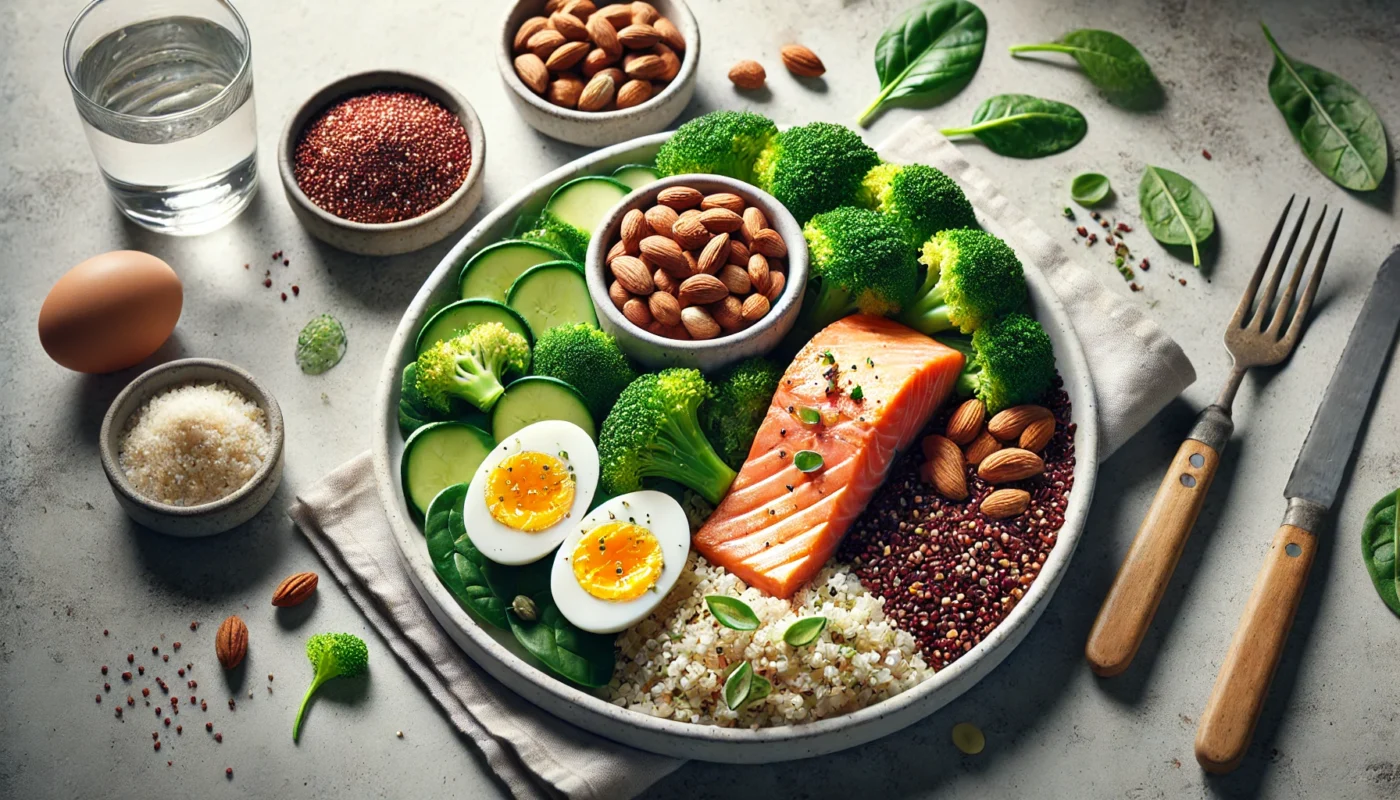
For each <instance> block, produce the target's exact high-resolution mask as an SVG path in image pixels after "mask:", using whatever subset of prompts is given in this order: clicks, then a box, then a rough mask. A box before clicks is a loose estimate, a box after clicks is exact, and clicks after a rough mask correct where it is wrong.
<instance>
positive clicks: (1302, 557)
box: [1196, 524, 1317, 772]
mask: <svg viewBox="0 0 1400 800" xmlns="http://www.w3.org/2000/svg"><path fill="white" fill-rule="evenodd" d="M1316 553H1317V538H1316V537H1315V536H1313V534H1312V533H1311V532H1309V531H1307V530H1304V529H1303V528H1299V527H1295V526H1293V525H1288V524H1285V525H1284V526H1283V527H1281V528H1279V530H1278V533H1277V534H1275V535H1274V541H1273V544H1271V545H1270V546H1269V553H1268V555H1267V556H1265V557H1264V568H1263V569H1262V570H1260V572H1259V577H1258V578H1257V579H1256V580H1255V582H1254V591H1252V592H1251V593H1250V595H1249V601H1248V602H1247V603H1246V604H1245V607H1244V615H1243V616H1242V617H1241V618H1240V625H1239V627H1238V628H1236V629H1235V638H1234V639H1232V640H1231V642H1230V650H1229V652H1228V653H1226V654H1225V663H1224V664H1222V665H1221V666H1220V674H1219V675H1218V676H1217V677H1216V679H1215V688H1213V689H1212V690H1211V692H1210V699H1209V700H1208V701H1206V710H1205V711H1204V712H1202V714H1201V723H1200V726H1199V727H1198V728H1197V729H1196V760H1197V761H1199V762H1200V764H1201V767H1202V768H1203V769H1205V770H1206V771H1207V772H1230V771H1231V770H1233V769H1234V768H1235V767H1237V766H1239V764H1240V760H1241V759H1243V758H1244V754H1245V751H1246V750H1247V749H1249V742H1250V740H1251V739H1252V738H1253V737H1254V726H1255V724H1256V723H1258V722H1259V712H1260V711H1261V710H1263V708H1264V697H1265V695H1267V694H1268V692H1269V684H1270V683H1271V682H1272V681H1273V679H1274V670H1275V668H1277V667H1278V662H1279V656H1281V655H1282V654H1283V647H1284V644H1285V643H1286V642H1287V641H1288V631H1289V629H1290V628H1292V627H1293V616H1294V615H1295V614H1296V613H1297V611H1298V601H1299V600H1300V599H1301V598H1302V596H1303V588H1304V587H1305V586H1306V584H1307V580H1308V570H1309V569H1310V568H1311V567H1312V562H1313V556H1314V555H1315V554H1316Z"/></svg>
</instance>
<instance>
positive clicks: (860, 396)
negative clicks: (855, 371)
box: [851, 386, 865, 402]
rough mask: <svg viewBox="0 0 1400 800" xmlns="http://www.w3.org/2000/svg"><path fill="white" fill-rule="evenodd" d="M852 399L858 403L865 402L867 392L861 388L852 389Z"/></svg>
mask: <svg viewBox="0 0 1400 800" xmlns="http://www.w3.org/2000/svg"><path fill="white" fill-rule="evenodd" d="M851 399H852V400H855V401H856V402H860V401H861V400H864V399H865V390H864V389H862V388H860V386H856V387H855V388H853V389H851Z"/></svg>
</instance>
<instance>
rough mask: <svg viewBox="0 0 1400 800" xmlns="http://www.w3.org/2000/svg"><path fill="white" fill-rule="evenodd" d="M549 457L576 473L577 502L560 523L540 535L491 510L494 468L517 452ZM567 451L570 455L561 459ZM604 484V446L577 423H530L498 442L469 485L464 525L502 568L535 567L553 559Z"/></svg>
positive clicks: (463, 512) (473, 539) (474, 540)
mask: <svg viewBox="0 0 1400 800" xmlns="http://www.w3.org/2000/svg"><path fill="white" fill-rule="evenodd" d="M524 452H532V453H546V454H548V455H551V456H554V457H555V458H558V459H560V460H561V461H563V462H564V465H565V466H566V467H573V469H574V502H573V504H572V505H570V506H569V511H568V513H567V514H566V515H565V516H564V518H563V519H561V520H559V521H558V522H556V523H555V524H554V525H552V526H550V527H548V528H546V529H544V530H542V531H536V532H534V533H529V532H526V531H519V530H516V529H515V528H512V527H510V526H509V525H503V524H501V523H500V522H498V521H497V520H496V518H495V517H493V516H491V510H490V509H489V508H487V507H486V484H487V483H488V482H489V481H490V476H491V470H493V469H495V468H496V466H497V465H498V464H500V463H501V462H502V461H503V460H505V459H506V458H507V457H508V456H513V455H515V454H516V453H524ZM560 453H567V454H568V456H567V457H564V456H561V455H560ZM597 486H598V448H597V446H596V445H594V444H593V439H592V437H590V436H589V435H588V433H587V432H586V431H584V429H583V428H580V427H579V426H577V425H575V424H573V423H572V422H563V421H561V420H545V421H543V422H536V423H535V424H533V425H527V426H525V427H524V428H521V429H520V430H518V431H516V432H515V433H512V434H511V435H510V436H508V437H506V440H505V441H503V442H500V443H498V444H497V445H496V446H495V447H494V448H493V449H492V450H491V452H490V454H488V455H487V456H486V458H485V459H484V460H483V461H482V462H481V466H479V467H477V469H476V474H475V475H473V476H472V482H471V484H470V485H469V486H468V487H467V499H466V501H465V503H464V504H463V510H462V521H463V522H464V523H465V525H466V529H467V535H468V536H470V537H471V540H472V544H475V545H476V549H478V550H480V551H481V554H482V555H484V556H486V557H487V558H489V559H491V560H492V561H494V562H496V563H497V564H512V565H514V564H529V563H532V562H535V561H539V560H540V559H541V558H544V557H545V556H547V555H549V553H550V551H551V550H553V549H554V548H556V547H558V546H559V543H560V542H561V541H563V540H564V537H565V536H567V535H568V534H569V532H570V531H571V530H573V529H574V528H575V526H576V525H577V522H578V520H579V519H580V518H582V517H583V513H584V512H585V511H587V510H588V506H589V505H590V504H592V502H593V492H594V490H595V489H596V488H597Z"/></svg>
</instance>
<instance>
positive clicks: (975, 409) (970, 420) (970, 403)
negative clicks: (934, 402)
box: [948, 397, 987, 445]
mask: <svg viewBox="0 0 1400 800" xmlns="http://www.w3.org/2000/svg"><path fill="white" fill-rule="evenodd" d="M986 418H987V409H986V407H985V406H983V405H982V401H981V400H978V399H977V398H975V397H974V398H972V399H971V400H965V401H963V404H962V405H960V406H958V407H957V410H955V411H954V412H953V416H951V417H949V418H948V438H949V439H952V440H953V442H954V443H955V444H960V445H965V444H971V443H972V440H973V439H976V438H977V434H979V433H981V432H982V421H983V420H984V419H986Z"/></svg>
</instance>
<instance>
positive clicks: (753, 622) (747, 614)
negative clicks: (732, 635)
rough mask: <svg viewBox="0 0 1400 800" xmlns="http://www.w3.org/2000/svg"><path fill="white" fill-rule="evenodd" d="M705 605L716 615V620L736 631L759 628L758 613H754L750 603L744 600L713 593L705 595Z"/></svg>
mask: <svg viewBox="0 0 1400 800" xmlns="http://www.w3.org/2000/svg"><path fill="white" fill-rule="evenodd" d="M705 605H706V606H708V607H709V609H710V613H711V614H713V615H714V616H715V621H717V622H718V623H719V624H721V625H723V626H724V627H726V628H732V629H733V630H736V631H756V630H758V615H757V614H755V613H753V609H752V608H749V604H748V603H745V602H744V601H743V600H739V599H737V598H734V597H726V596H725V595H722V594H711V595H706V596H705Z"/></svg>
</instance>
